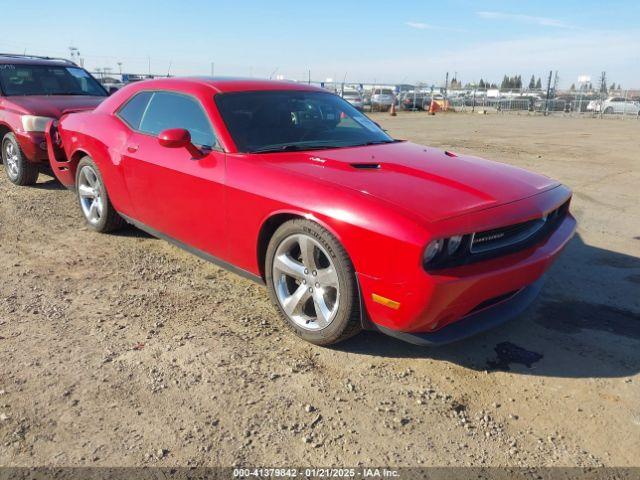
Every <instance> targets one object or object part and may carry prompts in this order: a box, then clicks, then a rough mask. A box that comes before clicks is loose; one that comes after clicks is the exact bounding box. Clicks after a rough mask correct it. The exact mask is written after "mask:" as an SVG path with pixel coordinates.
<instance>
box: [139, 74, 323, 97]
mask: <svg viewBox="0 0 640 480" xmlns="http://www.w3.org/2000/svg"><path fill="white" fill-rule="evenodd" d="M136 83H137V84H143V85H144V88H159V89H161V88H171V89H180V87H181V86H185V87H186V86H194V85H199V86H202V87H207V88H210V89H211V90H212V91H213V92H214V93H229V92H248V91H259V90H300V91H309V92H327V90H325V89H324V88H320V87H315V86H313V85H308V84H305V83H296V82H291V81H283V80H264V79H258V78H242V77H173V78H162V79H153V80H143V81H142V82H136Z"/></svg>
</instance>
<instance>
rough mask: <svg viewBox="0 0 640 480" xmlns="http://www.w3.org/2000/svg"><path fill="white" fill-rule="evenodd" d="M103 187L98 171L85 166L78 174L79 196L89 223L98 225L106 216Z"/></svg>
mask: <svg viewBox="0 0 640 480" xmlns="http://www.w3.org/2000/svg"><path fill="white" fill-rule="evenodd" d="M102 192H103V189H102V185H101V184H100V179H99V178H98V175H97V173H96V171H95V170H94V169H93V168H92V167H91V166H89V165H85V166H84V167H82V169H81V170H80V173H79V174H78V196H79V197H80V206H81V207H82V213H83V214H84V217H85V218H86V219H87V221H88V222H89V223H91V224H92V225H96V224H98V222H100V219H101V218H102V215H103V214H104V203H103V199H102Z"/></svg>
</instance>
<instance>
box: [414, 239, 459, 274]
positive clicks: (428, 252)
mask: <svg viewBox="0 0 640 480" xmlns="http://www.w3.org/2000/svg"><path fill="white" fill-rule="evenodd" d="M469 238H471V235H453V236H451V237H445V238H439V239H437V240H432V241H431V242H429V244H428V245H427V247H426V248H425V249H424V254H423V258H422V264H423V265H424V268H425V269H427V270H432V269H438V268H447V267H449V266H455V265H460V264H461V263H463V262H464V258H465V256H466V255H468V254H469V247H468V244H469V242H468V241H465V239H467V240H468V239H469Z"/></svg>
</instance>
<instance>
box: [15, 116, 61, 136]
mask: <svg viewBox="0 0 640 480" xmlns="http://www.w3.org/2000/svg"><path fill="white" fill-rule="evenodd" d="M51 120H55V119H54V118H51V117H38V116H36V115H22V129H23V130H24V131H25V132H44V131H45V129H46V128H47V123H49V122H50V121H51Z"/></svg>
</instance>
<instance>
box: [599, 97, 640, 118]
mask: <svg viewBox="0 0 640 480" xmlns="http://www.w3.org/2000/svg"><path fill="white" fill-rule="evenodd" d="M587 111H589V112H593V113H601V112H602V113H603V114H607V115H609V114H614V113H615V114H624V115H640V102H638V101H635V100H634V99H627V100H625V98H624V97H609V98H607V99H606V100H604V101H603V100H599V99H598V100H591V101H590V102H589V104H588V105H587Z"/></svg>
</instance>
